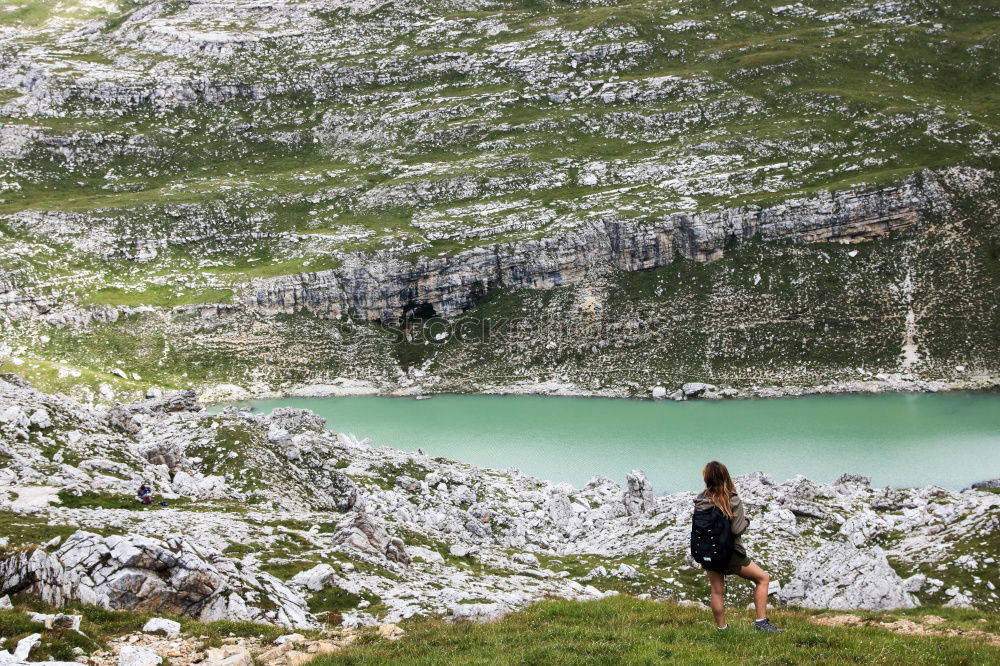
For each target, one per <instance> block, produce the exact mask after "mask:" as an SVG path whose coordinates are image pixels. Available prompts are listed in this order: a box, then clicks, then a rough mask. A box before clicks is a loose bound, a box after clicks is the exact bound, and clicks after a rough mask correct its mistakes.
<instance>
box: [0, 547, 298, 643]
mask: <svg viewBox="0 0 1000 666" xmlns="http://www.w3.org/2000/svg"><path fill="white" fill-rule="evenodd" d="M21 591H27V592H30V593H32V594H34V595H37V596H38V597H39V598H40V599H41V600H42V601H44V602H46V603H50V604H52V605H54V606H64V605H66V604H68V603H70V602H73V601H77V602H80V603H84V604H91V605H96V606H100V607H102V608H109V609H116V610H119V609H120V610H133V611H138V612H153V613H174V614H179V615H187V616H190V617H196V618H200V619H202V620H205V621H208V620H218V619H231V620H243V621H252V620H257V621H271V622H276V623H278V624H284V625H288V626H303V627H305V626H311V625H312V624H313V620H312V617H311V616H310V615H309V612H308V608H307V605H306V602H305V600H304V599H302V597H301V596H300V595H299V594H297V593H295V592H293V591H292V590H291V589H290V588H288V587H286V586H285V585H284V584H283V583H281V582H280V581H279V580H278V579H276V578H274V577H273V576H271V575H270V574H266V573H256V574H255V573H254V572H252V571H251V570H248V569H247V568H246V567H244V568H242V569H237V568H236V566H235V565H234V563H233V562H232V560H228V559H227V558H223V557H221V556H218V555H208V556H207V557H205V556H202V555H201V554H200V553H199V552H198V551H197V550H196V549H194V548H193V547H192V546H191V545H189V544H188V543H186V542H184V541H180V540H173V541H167V542H161V541H158V540H155V539H148V538H145V537H142V536H135V535H130V536H128V537H119V536H110V537H101V536H98V535H96V534H93V533H90V532H84V531H79V532H76V533H75V534H73V535H72V536H70V537H69V538H68V539H67V540H66V543H65V544H63V546H62V547H61V548H59V549H58V550H56V551H55V552H54V553H52V554H49V553H46V552H45V551H44V550H40V549H39V550H32V551H23V552H19V553H16V554H14V555H13V556H11V557H8V558H7V559H5V560H4V561H2V562H0V593H3V594H7V593H15V592H21ZM264 598H267V599H268V600H269V602H270V604H269V605H273V606H274V610H264V609H263V608H261V607H259V606H257V604H260V602H261V600H262V599H264Z"/></svg>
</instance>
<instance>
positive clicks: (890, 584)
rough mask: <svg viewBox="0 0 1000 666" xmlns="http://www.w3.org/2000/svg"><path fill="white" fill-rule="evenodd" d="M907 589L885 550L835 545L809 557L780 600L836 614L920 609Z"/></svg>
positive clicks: (841, 544)
mask: <svg viewBox="0 0 1000 666" xmlns="http://www.w3.org/2000/svg"><path fill="white" fill-rule="evenodd" d="M906 587H907V585H906V583H905V582H904V581H903V579H902V578H900V577H899V575H898V574H897V573H896V572H895V571H894V570H893V568H892V567H891V566H889V562H888V561H887V560H886V557H885V551H883V550H882V549H881V548H879V547H877V546H876V547H873V548H863V547H862V548H859V547H857V546H854V545H853V544H851V543H843V542H837V541H831V542H829V543H827V544H825V545H823V546H821V547H820V548H817V549H816V550H815V551H813V552H812V553H810V554H809V555H807V556H806V558H805V559H804V560H803V561H802V563H801V564H800V565H799V567H798V568H797V569H796V570H795V573H794V574H793V575H792V579H791V580H790V581H789V582H788V584H787V585H785V586H784V587H782V588H781V592H780V594H779V597H780V599H781V601H782V602H783V603H786V604H794V605H796V606H805V607H806V608H831V609H835V610H861V609H864V610H891V609H895V608H914V607H916V606H919V605H920V604H919V602H918V601H917V600H916V599H915V598H914V597H913V596H912V595H911V594H910V593H909V592H907V591H906Z"/></svg>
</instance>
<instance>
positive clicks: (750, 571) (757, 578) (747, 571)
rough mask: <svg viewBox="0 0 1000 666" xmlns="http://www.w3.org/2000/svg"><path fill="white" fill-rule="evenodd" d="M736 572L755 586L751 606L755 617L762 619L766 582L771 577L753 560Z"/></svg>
mask: <svg viewBox="0 0 1000 666" xmlns="http://www.w3.org/2000/svg"><path fill="white" fill-rule="evenodd" d="M736 573H737V575H738V576H739V577H740V578H746V579H747V580H749V581H751V582H752V583H753V584H754V585H755V586H756V587H755V588H754V591H753V607H754V610H755V611H756V613H757V619H758V620H763V619H764V618H765V617H767V584H768V583H770V582H771V577H770V576H768V575H767V572H765V571H764V570H763V569H761V568H760V567H759V566H757V564H756V563H755V562H751V563H750V564H748V565H747V566H745V567H743V568H741V569H740V570H739V571H738V572H736ZM714 598H715V597H713V599H714ZM713 609H714V607H713Z"/></svg>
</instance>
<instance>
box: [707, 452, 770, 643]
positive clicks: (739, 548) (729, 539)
mask: <svg viewBox="0 0 1000 666" xmlns="http://www.w3.org/2000/svg"><path fill="white" fill-rule="evenodd" d="M701 475H702V477H704V479H705V490H703V491H702V492H701V493H700V494H699V495H698V497H696V498H695V500H694V517H693V519H692V521H691V556H692V557H693V558H694V560H695V561H696V562H698V564H700V565H701V566H702V567H703V568H704V569H705V573H707V574H708V580H709V581H710V582H711V583H712V615H713V616H714V617H715V625H716V627H718V629H719V631H725V630H727V629H729V625H728V624H727V623H726V606H725V594H726V576H727V575H731V574H736V575H737V576H739V577H741V578H746V579H747V580H749V581H751V582H753V583H754V585H755V586H756V587H755V589H754V593H753V605H754V609H755V610H756V611H757V621H756V622H754V629H756V630H757V631H771V632H777V633H782V632H784V629H778V628H777V627H776V626H774V625H773V624H771V622H770V621H769V620H768V618H767V586H768V583H770V582H771V577H770V576H768V575H767V574H766V573H765V572H764V570H763V569H761V568H760V567H759V566H757V565H756V564H754V563H753V562H751V561H750V558H749V557H747V551H746V549H745V548H744V547H743V539H742V538H741V536H740V535H742V534H743V533H744V532H745V531H746V529H747V527H748V526H749V525H750V521H749V520H747V517H746V513H745V512H744V510H743V502H742V501H740V496H739V495H737V494H736V486H735V485H734V484H733V479H732V478H731V477H730V476H729V470H728V469H726V466H725V465H723V464H722V463H720V462H718V461H717V460H713V461H712V462H710V463H708V464H707V465H705V469H704V470H702V473H701Z"/></svg>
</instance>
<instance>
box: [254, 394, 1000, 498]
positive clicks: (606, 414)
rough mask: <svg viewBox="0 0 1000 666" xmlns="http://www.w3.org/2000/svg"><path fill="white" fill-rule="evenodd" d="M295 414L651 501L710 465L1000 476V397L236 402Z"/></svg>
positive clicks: (950, 478)
mask: <svg viewBox="0 0 1000 666" xmlns="http://www.w3.org/2000/svg"><path fill="white" fill-rule="evenodd" d="M238 404H240V405H251V406H253V407H255V408H256V409H259V410H263V411H265V412H266V411H270V410H271V409H273V408H274V407H279V406H291V407H305V408H307V409H311V410H313V411H314V412H316V413H318V414H320V415H322V416H323V417H325V418H326V419H327V426H328V427H329V428H330V429H331V430H333V431H334V432H350V433H353V434H354V435H356V436H357V437H358V438H362V437H370V438H371V439H372V440H373V441H374V442H375V444H376V445H377V446H391V447H393V448H397V449H401V450H405V451H415V450H416V449H417V448H422V449H423V450H424V451H425V452H426V453H427V454H428V455H430V456H443V457H447V458H453V459H456V460H461V461H463V462H468V463H472V464H475V465H479V466H482V467H492V468H496V469H504V468H508V467H518V468H520V469H521V470H522V471H523V472H525V473H527V474H531V475H533V476H537V477H540V478H543V479H549V480H551V481H557V482H560V481H567V482H569V483H572V484H573V485H575V486H580V485H583V484H584V483H586V482H587V481H588V480H589V479H590V478H591V477H593V476H594V475H597V474H601V475H604V476H607V477H609V478H611V479H614V480H615V481H618V482H619V483H623V482H624V479H625V475H626V474H627V473H628V472H629V471H630V470H632V469H644V470H646V472H647V473H648V475H649V478H650V480H651V481H652V482H653V486H654V488H655V489H656V492H658V493H663V492H675V491H679V490H685V489H694V488H698V487H699V486H700V483H701V479H700V471H701V467H702V465H704V463H705V462H706V461H708V460H711V459H718V460H722V461H723V462H725V463H726V464H727V465H728V466H729V468H730V470H731V471H732V472H733V473H734V474H744V473H747V472H753V471H758V470H759V471H764V472H767V473H769V474H771V475H773V476H774V478H775V479H777V480H779V481H780V480H784V479H786V478H791V477H793V476H795V475H796V474H803V475H805V476H807V477H809V478H810V479H813V480H814V481H822V482H828V481H832V480H833V479H835V478H837V477H838V476H840V475H841V474H843V473H844V472H851V473H856V474H864V475H866V476H870V477H871V478H872V483H873V484H875V485H892V486H917V485H926V484H937V485H941V486H945V487H947V488H953V489H958V488H963V487H965V486H968V485H969V484H970V483H972V482H974V481H978V480H982V479H987V478H993V477H996V476H1000V394H987V393H980V394H977V393H938V394H899V393H897V394H883V395H838V396H813V397H803V398H783V399H771V400H731V401H712V402H698V401H690V402H684V403H675V402H670V401H665V402H651V401H640V400H615V399H599V398H557V397H540V396H475V395H442V396H434V397H433V398H432V399H430V400H414V399H413V398H386V397H350V398H286V399H280V400H266V401H257V402H246V403H238Z"/></svg>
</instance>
